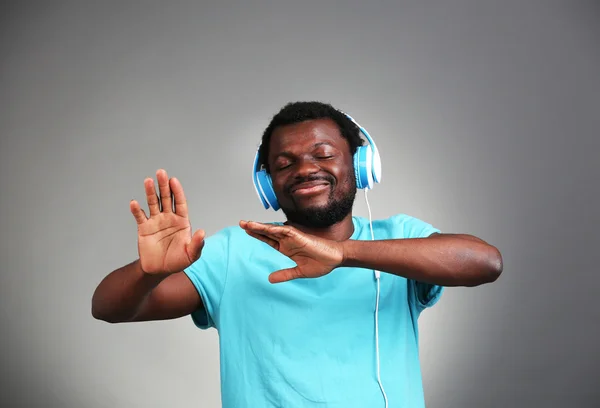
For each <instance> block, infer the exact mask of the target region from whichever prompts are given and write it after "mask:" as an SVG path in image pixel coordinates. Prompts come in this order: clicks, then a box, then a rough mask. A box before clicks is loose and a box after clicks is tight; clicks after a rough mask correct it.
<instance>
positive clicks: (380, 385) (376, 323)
mask: <svg viewBox="0 0 600 408" xmlns="http://www.w3.org/2000/svg"><path fill="white" fill-rule="evenodd" d="M367 190H368V188H366V189H365V201H366V202H367V210H368V211H369V226H370V227H371V240H372V241H375V234H374V233H373V218H372V216H371V206H370V205H369V198H368V197H367ZM373 272H375V280H376V281H377V299H376V301H375V354H376V357H377V382H378V383H379V388H380V389H381V393H382V394H383V399H384V401H385V408H388V400H387V395H386V394H385V389H384V388H383V384H382V383H381V372H380V361H379V289H380V285H379V275H380V273H379V271H375V270H374V271H373Z"/></svg>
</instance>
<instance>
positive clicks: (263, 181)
mask: <svg viewBox="0 0 600 408" xmlns="http://www.w3.org/2000/svg"><path fill="white" fill-rule="evenodd" d="M256 181H257V183H258V187H259V189H260V192H261V194H260V196H261V199H262V200H263V204H265V202H266V203H267V204H268V206H267V205H265V208H269V206H271V208H273V210H274V211H277V210H279V202H278V201H277V196H276V195H275V190H274V189H273V181H272V180H271V176H270V175H269V174H267V172H266V170H264V169H263V170H259V171H258V172H257V173H256Z"/></svg>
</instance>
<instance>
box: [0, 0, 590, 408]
mask: <svg viewBox="0 0 600 408" xmlns="http://www.w3.org/2000/svg"><path fill="white" fill-rule="evenodd" d="M0 15H1V20H0V96H1V98H0V134H1V135H2V141H1V145H0V147H1V160H0V180H1V190H0V203H1V229H2V236H3V238H2V242H1V259H2V273H1V275H0V279H1V281H0V282H1V286H0V291H1V293H0V295H1V296H0V318H1V322H0V323H1V327H2V329H1V330H2V349H1V350H2V351H1V352H0V370H1V372H0V374H1V378H2V380H1V390H0V391H1V392H0V402H2V403H4V404H5V405H6V406H19V405H22V406H30V407H94V408H95V407H218V406H219V405H220V404H219V371H218V368H219V367H218V362H219V356H218V347H217V346H218V345H217V340H218V338H217V334H216V332H215V331H213V330H211V331H208V332H201V331H199V330H197V329H196V328H195V327H194V325H193V323H192V321H191V319H189V318H183V319H178V320H175V321H169V322H154V323H136V324H129V325H128V324H125V325H109V324H106V323H103V322H99V321H95V320H94V319H93V318H92V317H91V314H90V300H91V296H92V293H93V291H94V289H95V287H96V285H97V284H98V283H99V281H100V280H101V279H102V278H103V277H104V276H105V275H106V274H108V273H109V272H110V271H112V270H113V269H115V268H117V267H119V266H122V265H124V264H125V263H127V262H130V261H131V260H133V259H135V258H136V257H137V248H136V226H135V221H134V219H133V217H132V216H131V214H130V213H129V201H130V200H131V199H133V198H136V199H138V200H143V198H144V191H143V184H142V182H143V179H144V177H147V176H154V174H155V171H156V169H158V168H160V167H163V168H165V169H167V171H168V172H169V174H170V175H172V176H177V177H179V178H180V180H181V181H182V183H183V186H184V188H185V189H186V194H187V196H188V199H189V203H190V206H191V209H190V212H191V219H192V224H193V227H195V228H200V227H201V228H204V229H206V231H207V232H208V233H209V234H211V233H214V232H215V231H217V230H218V229H220V228H222V227H225V226H228V225H231V224H235V223H237V222H238V220H240V219H255V220H265V221H270V220H280V219H281V214H277V215H273V214H272V213H267V212H265V211H264V210H263V209H262V207H261V206H260V204H259V202H258V199H257V198H256V196H255V192H254V190H253V187H252V184H251V176H250V169H251V165H252V159H253V155H254V152H255V148H256V146H257V144H258V142H259V138H260V135H261V133H262V131H263V129H264V127H265V126H266V125H267V123H268V120H269V119H270V117H271V115H273V114H274V113H275V112H276V111H277V110H278V109H279V108H280V107H281V106H282V105H283V104H284V103H286V102H288V101H293V100H306V99H318V100H324V101H328V102H331V103H333V104H334V105H336V106H338V107H340V108H342V109H345V110H346V111H348V112H349V113H351V114H352V115H353V116H354V117H355V118H356V119H357V120H358V121H359V122H360V123H361V124H362V125H364V126H365V127H366V128H367V129H368V130H369V131H370V133H371V134H372V135H373V136H374V138H375V140H376V141H377V142H378V145H379V147H380V150H381V155H382V160H383V171H384V174H383V180H382V184H380V185H378V186H376V188H375V189H374V190H373V191H372V192H371V193H370V195H369V201H370V203H371V206H372V210H373V213H374V216H375V217H376V218H382V217H387V216H389V215H392V214H394V213H399V212H403V213H407V214H411V215H413V216H416V217H419V218H422V219H424V220H426V221H428V222H430V223H432V224H434V225H435V226H437V227H439V228H441V229H442V230H443V231H446V232H466V233H471V234H475V235H478V236H480V237H482V238H483V239H486V240H488V241H489V242H490V243H492V244H494V245H496V246H498V247H499V248H500V250H501V251H502V253H503V256H504V275H503V276H502V277H501V279H500V280H499V281H497V282H496V283H493V284H491V285H486V286H483V287H479V288H456V289H450V290H447V291H446V293H445V295H444V297H443V299H442V300H441V301H440V303H438V305H436V307H434V308H433V309H431V310H429V311H427V312H426V313H425V314H424V315H423V316H422V318H421V320H420V322H421V331H422V334H421V350H422V351H421V356H422V367H423V372H424V385H425V392H426V399H427V402H428V407H452V408H453V407H511V408H513V407H597V406H598V400H599V398H600V391H598V389H599V387H598V386H599V385H600V384H599V380H598V378H600V373H599V369H598V365H599V363H600V358H599V352H598V344H600V327H599V322H600V312H599V310H600V309H599V308H598V306H597V303H596V301H595V297H596V296H597V294H598V289H599V282H600V278H599V277H598V264H599V261H600V259H599V256H598V254H599V253H600V249H599V248H598V246H599V245H598V244H600V240H599V239H598V224H599V222H598V221H599V216H598V198H600V192H599V183H598V181H599V179H600V177H599V176H600V174H599V173H600V171H599V162H600V149H599V148H600V142H599V138H598V133H599V130H600V79H599V78H600V22H599V18H600V6H599V4H598V3H597V2H594V1H563V2H554V1H516V0H515V1H502V2H501V1H497V2H482V1H475V0H474V1H458V2H457V1H454V2H450V1H439V2H423V1H413V2H407V1H405V2H393V1H388V2H358V1H355V2H345V3H342V2H339V3H336V4H333V3H324V2H320V1H296V2H292V1H287V2H280V1H278V2H275V1H273V2H271V3H267V2H263V3H259V2H257V1H252V2H249V1H246V2H238V3H232V2H223V1H222V2H219V5H215V4H209V2H206V4H202V3H200V2H197V3H192V2H166V1H165V2H150V1H138V2H133V1H128V2H107V1H103V2H75V1H73V2H56V1H55V2H44V1H40V2H37V3H30V2H22V1H19V2H16V1H15V2H3V3H2V5H1V6H0ZM358 198H359V200H358V202H357V204H356V214H358V215H363V216H366V215H367V212H366V206H365V205H364V199H363V196H362V194H361V195H359V196H358ZM382 358H385V356H383V357H382Z"/></svg>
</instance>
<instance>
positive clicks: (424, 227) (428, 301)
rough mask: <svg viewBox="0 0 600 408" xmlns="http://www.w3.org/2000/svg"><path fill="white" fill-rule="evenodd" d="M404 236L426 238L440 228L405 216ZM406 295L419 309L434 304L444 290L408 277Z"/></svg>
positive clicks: (441, 287)
mask: <svg viewBox="0 0 600 408" xmlns="http://www.w3.org/2000/svg"><path fill="white" fill-rule="evenodd" d="M402 226H403V235H404V238H426V237H428V236H430V235H431V234H433V233H439V232H440V230H439V229H437V228H435V227H433V226H432V225H431V224H428V223H426V222H424V221H421V220H419V219H417V218H414V217H410V216H405V217H403V219H402ZM407 281H408V296H409V302H411V303H412V304H413V305H414V306H415V307H416V308H417V309H418V310H419V311H422V310H424V309H426V308H428V307H431V306H433V305H435V304H436V303H437V302H438V300H439V299H440V297H441V296H442V292H443V291H444V287H443V286H439V285H432V284H429V283H424V282H418V281H415V280H413V279H408V280H407Z"/></svg>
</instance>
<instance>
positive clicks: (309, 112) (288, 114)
mask: <svg viewBox="0 0 600 408" xmlns="http://www.w3.org/2000/svg"><path fill="white" fill-rule="evenodd" d="M326 118H327V119H331V120H333V121H334V122H335V123H336V124H337V126H338V128H339V129H340V133H341V135H342V137H344V138H345V139H346V140H347V141H348V144H349V145H350V154H352V155H354V153H356V149H357V148H358V147H359V146H362V145H363V140H362V139H361V137H360V129H359V128H358V126H356V124H355V123H354V122H352V121H351V120H350V119H348V117H347V116H346V115H345V114H344V113H342V112H341V111H339V110H338V109H336V108H334V107H333V106H331V105H330V104H328V103H324V102H317V101H310V102H290V103H288V104H287V105H285V106H284V107H283V108H281V110H280V111H279V112H278V113H276V114H275V116H273V118H272V119H271V123H269V125H268V126H267V128H266V129H265V131H264V133H263V136H262V141H261V145H260V148H259V150H258V165H259V166H261V165H263V166H264V168H265V170H266V171H267V173H269V163H268V157H269V144H270V141H271V135H272V134H273V131H274V130H275V128H277V127H279V126H285V125H291V124H294V123H300V122H304V121H306V120H314V119H326Z"/></svg>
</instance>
